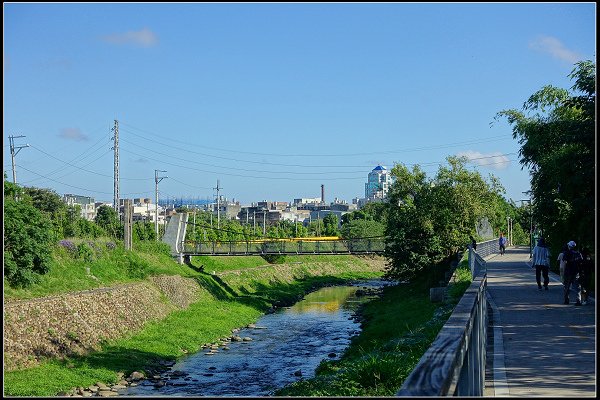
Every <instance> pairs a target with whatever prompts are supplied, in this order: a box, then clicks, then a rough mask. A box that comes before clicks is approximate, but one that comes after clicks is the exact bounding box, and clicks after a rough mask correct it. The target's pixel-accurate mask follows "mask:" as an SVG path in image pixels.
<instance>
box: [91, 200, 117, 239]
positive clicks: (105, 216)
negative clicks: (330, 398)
mask: <svg viewBox="0 0 600 400" xmlns="http://www.w3.org/2000/svg"><path fill="white" fill-rule="evenodd" d="M94 222H96V224H98V226H100V227H101V228H102V229H104V230H105V231H106V233H108V234H109V235H111V236H112V237H114V238H122V237H123V227H122V225H121V222H120V221H119V215H118V214H117V211H116V210H115V209H114V208H112V207H109V206H107V205H102V206H100V207H99V208H98V209H97V210H96V217H95V218H94Z"/></svg>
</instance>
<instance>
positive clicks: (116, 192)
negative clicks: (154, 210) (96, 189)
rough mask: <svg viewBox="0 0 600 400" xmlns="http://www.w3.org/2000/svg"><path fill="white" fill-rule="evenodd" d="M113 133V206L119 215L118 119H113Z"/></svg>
mask: <svg viewBox="0 0 600 400" xmlns="http://www.w3.org/2000/svg"><path fill="white" fill-rule="evenodd" d="M112 131H113V132H114V135H113V137H112V138H111V139H114V141H115V142H114V145H113V148H112V149H113V150H114V152H115V165H114V168H115V172H114V198H113V207H114V208H115V211H116V212H117V215H120V212H119V211H120V207H119V121H117V120H116V119H115V126H114V127H113V128H112Z"/></svg>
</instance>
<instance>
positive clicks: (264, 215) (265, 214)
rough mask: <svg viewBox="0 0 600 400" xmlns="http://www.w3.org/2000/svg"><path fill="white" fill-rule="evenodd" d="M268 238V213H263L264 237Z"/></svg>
mask: <svg viewBox="0 0 600 400" xmlns="http://www.w3.org/2000/svg"><path fill="white" fill-rule="evenodd" d="M265 236H267V212H266V211H263V237H265Z"/></svg>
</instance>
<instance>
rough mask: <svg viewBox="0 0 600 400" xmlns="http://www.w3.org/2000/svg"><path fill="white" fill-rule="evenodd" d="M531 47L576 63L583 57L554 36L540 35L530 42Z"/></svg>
mask: <svg viewBox="0 0 600 400" xmlns="http://www.w3.org/2000/svg"><path fill="white" fill-rule="evenodd" d="M529 47H530V48H532V49H534V50H537V51H541V52H542V53H548V54H550V55H551V56H552V57H554V58H558V59H559V60H563V61H567V62H569V63H571V64H574V63H576V62H577V61H580V60H581V59H582V57H581V55H579V54H578V53H577V52H575V51H572V50H569V49H567V48H566V47H565V45H564V44H562V42H561V41H560V40H558V39H556V38H554V37H552V36H539V37H537V38H536V39H534V40H532V41H531V42H529Z"/></svg>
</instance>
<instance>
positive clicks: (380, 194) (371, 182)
mask: <svg viewBox="0 0 600 400" xmlns="http://www.w3.org/2000/svg"><path fill="white" fill-rule="evenodd" d="M392 183H394V177H393V176H392V174H391V173H390V171H388V170H387V168H385V167H384V166H382V165H378V166H377V167H375V168H373V170H372V171H371V172H369V176H368V178H367V183H365V198H366V200H367V201H374V200H382V199H384V198H385V196H386V195H387V192H388V190H389V189H390V186H391V185H392Z"/></svg>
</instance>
